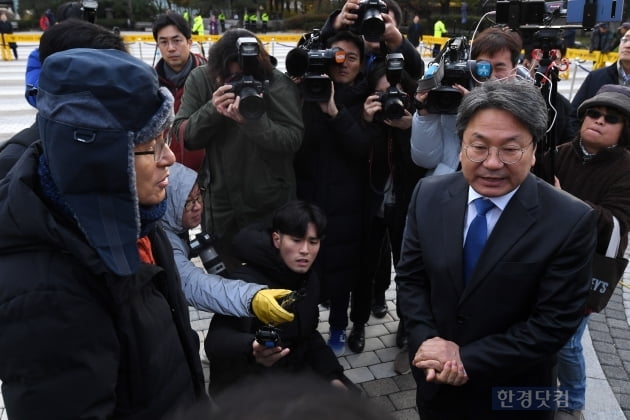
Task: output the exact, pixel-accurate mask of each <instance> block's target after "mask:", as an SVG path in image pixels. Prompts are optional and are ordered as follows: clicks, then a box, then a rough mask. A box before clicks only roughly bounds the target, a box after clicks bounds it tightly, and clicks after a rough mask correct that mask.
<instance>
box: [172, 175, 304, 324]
mask: <svg viewBox="0 0 630 420" xmlns="http://www.w3.org/2000/svg"><path fill="white" fill-rule="evenodd" d="M202 210H203V196H202V193H201V189H200V188H199V184H197V172H195V171H193V170H192V169H190V168H187V167H186V166H184V165H182V164H180V163H177V162H175V163H174V164H173V166H171V168H170V175H169V183H168V186H167V187H166V214H164V217H163V218H162V227H163V228H164V231H165V232H166V236H167V238H168V240H169V242H170V243H171V246H172V247H173V253H174V255H175V264H176V265H177V271H178V272H179V277H180V278H181V280H182V290H183V291H184V295H185V296H186V299H187V300H188V303H189V304H190V305H191V306H194V307H195V308H197V309H199V310H202V311H206V312H214V313H219V314H223V315H232V316H242V317H250V316H253V315H256V316H257V317H258V318H259V319H260V320H261V322H263V323H269V322H273V323H274V324H280V323H283V322H287V321H292V320H293V315H292V314H291V313H289V312H287V311H285V310H284V309H283V308H282V307H281V306H280V305H279V304H278V303H277V301H276V299H277V298H281V297H284V296H286V295H287V294H289V293H291V291H290V290H286V289H285V290H282V289H278V290H276V289H268V288H267V286H265V285H263V284H255V283H245V282H244V281H242V280H235V279H227V278H224V277H222V276H221V275H217V274H219V273H211V272H206V271H205V270H204V269H202V268H201V267H198V266H196V265H195V264H194V263H193V262H192V261H191V260H190V258H191V257H192V251H191V246H190V241H189V229H192V228H194V227H196V226H199V224H200V223H201V216H202ZM201 246H202V249H206V250H207V249H209V247H210V246H212V245H211V244H206V243H204V244H201ZM213 262H214V265H213V266H212V267H216V268H217V270H216V271H219V269H220V268H223V269H224V268H225V266H224V265H222V263H221V262H220V260H219V261H214V260H213ZM204 264H205V263H204ZM220 274H222V275H227V272H226V271H225V270H223V271H222V272H221V273H220Z"/></svg>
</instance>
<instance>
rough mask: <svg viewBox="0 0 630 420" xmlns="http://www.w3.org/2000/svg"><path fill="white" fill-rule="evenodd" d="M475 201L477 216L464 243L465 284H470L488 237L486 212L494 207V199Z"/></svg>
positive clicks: (478, 199)
mask: <svg viewBox="0 0 630 420" xmlns="http://www.w3.org/2000/svg"><path fill="white" fill-rule="evenodd" d="M473 203H475V208H476V209H477V216H475V218H474V219H473V221H472V223H471V224H470V226H469V227H468V234H467V235H466V243H465V244H464V284H468V281H469V280H470V278H471V277H472V273H473V270H474V269H475V265H477V260H478V259H479V256H480V255H481V250H482V249H483V246H484V245H485V244H486V240H487V239H488V224H487V222H486V213H487V212H488V210H490V209H491V208H493V207H494V204H493V203H492V201H490V200H488V199H487V198H477V199H475V201H473Z"/></svg>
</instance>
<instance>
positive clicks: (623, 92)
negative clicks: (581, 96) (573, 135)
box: [578, 85, 630, 120]
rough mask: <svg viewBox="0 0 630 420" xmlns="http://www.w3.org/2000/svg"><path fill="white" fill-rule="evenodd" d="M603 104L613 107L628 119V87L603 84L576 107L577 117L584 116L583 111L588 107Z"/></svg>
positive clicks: (629, 106) (629, 95)
mask: <svg viewBox="0 0 630 420" xmlns="http://www.w3.org/2000/svg"><path fill="white" fill-rule="evenodd" d="M598 106H604V107H606V108H613V109H615V110H617V111H618V112H619V113H620V114H622V115H623V116H624V117H625V118H626V119H628V120H630V87H627V86H621V85H604V86H602V87H601V88H599V90H598V91H597V94H596V95H595V96H593V97H592V98H590V99H587V100H586V101H584V102H582V104H581V105H580V107H579V108H578V118H580V119H582V118H584V113H585V112H586V110H587V109H589V108H594V107H598Z"/></svg>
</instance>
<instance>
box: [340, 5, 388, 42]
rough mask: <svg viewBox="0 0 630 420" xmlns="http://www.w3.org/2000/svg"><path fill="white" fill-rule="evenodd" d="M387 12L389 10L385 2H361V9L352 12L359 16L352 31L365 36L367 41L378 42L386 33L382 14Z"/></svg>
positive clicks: (351, 28)
mask: <svg viewBox="0 0 630 420" xmlns="http://www.w3.org/2000/svg"><path fill="white" fill-rule="evenodd" d="M387 12H389V9H388V7H387V4H386V3H385V2H384V1H383V0H361V1H360V2H359V8H358V9H354V10H352V13H354V14H356V15H357V20H356V21H355V23H354V24H353V25H352V26H351V27H350V30H351V31H353V32H356V33H358V34H361V35H363V37H364V38H365V40H366V41H369V42H378V41H379V39H380V38H381V35H383V33H384V32H385V22H384V21H383V17H382V16H381V13H387Z"/></svg>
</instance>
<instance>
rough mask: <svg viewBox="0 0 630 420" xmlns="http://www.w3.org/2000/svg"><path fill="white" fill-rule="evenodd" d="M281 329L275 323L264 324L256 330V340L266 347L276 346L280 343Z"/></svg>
mask: <svg viewBox="0 0 630 420" xmlns="http://www.w3.org/2000/svg"><path fill="white" fill-rule="evenodd" d="M279 331H280V330H278V329H277V328H276V327H274V326H273V325H262V326H261V327H260V328H258V331H256V341H258V342H259V343H260V344H262V345H263V346H265V347H269V348H271V347H276V346H279V345H280V333H279Z"/></svg>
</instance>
